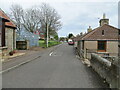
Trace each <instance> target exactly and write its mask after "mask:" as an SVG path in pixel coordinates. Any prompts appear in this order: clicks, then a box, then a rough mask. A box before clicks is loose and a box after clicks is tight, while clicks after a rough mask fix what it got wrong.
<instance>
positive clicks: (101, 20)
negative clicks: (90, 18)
mask: <svg viewBox="0 0 120 90" xmlns="http://www.w3.org/2000/svg"><path fill="white" fill-rule="evenodd" d="M99 23H100V26H103V25H104V24H109V19H107V18H106V15H105V13H104V14H103V19H100V21H99Z"/></svg>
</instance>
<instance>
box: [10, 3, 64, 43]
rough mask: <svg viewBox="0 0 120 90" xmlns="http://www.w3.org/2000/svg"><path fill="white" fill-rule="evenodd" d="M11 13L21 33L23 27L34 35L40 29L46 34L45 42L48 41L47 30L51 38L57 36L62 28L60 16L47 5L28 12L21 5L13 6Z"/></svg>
mask: <svg viewBox="0 0 120 90" xmlns="http://www.w3.org/2000/svg"><path fill="white" fill-rule="evenodd" d="M11 11H12V14H11V15H12V16H13V19H14V21H15V22H16V24H17V28H18V29H17V30H18V32H19V33H20V30H21V27H23V26H24V28H25V29H26V30H27V31H29V32H32V33H33V32H34V31H36V30H38V28H40V29H42V31H44V32H45V41H46V40H47V28H48V31H49V34H48V35H49V36H50V35H54V34H56V33H57V31H58V30H59V29H60V28H61V26H62V24H61V21H60V15H59V14H58V13H57V12H56V10H55V9H54V8H52V7H51V6H49V4H46V3H42V4H41V6H40V7H34V8H30V9H27V10H23V9H22V7H21V6H20V5H12V6H11Z"/></svg>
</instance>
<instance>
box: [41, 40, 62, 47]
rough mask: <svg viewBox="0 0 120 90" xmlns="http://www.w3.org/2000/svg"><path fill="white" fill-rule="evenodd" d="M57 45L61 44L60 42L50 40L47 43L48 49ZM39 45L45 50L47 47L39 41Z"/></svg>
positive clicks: (42, 41)
mask: <svg viewBox="0 0 120 90" xmlns="http://www.w3.org/2000/svg"><path fill="white" fill-rule="evenodd" d="M58 44H61V42H58V41H53V40H50V41H49V42H48V47H51V46H55V45H58ZM39 45H40V47H45V48H46V47H47V45H46V44H45V42H44V40H39Z"/></svg>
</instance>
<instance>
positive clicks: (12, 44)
mask: <svg viewBox="0 0 120 90" xmlns="http://www.w3.org/2000/svg"><path fill="white" fill-rule="evenodd" d="M5 41H6V42H5V43H6V49H3V56H6V55H8V54H9V52H10V51H12V50H14V49H16V35H15V30H14V29H12V28H8V27H7V28H5Z"/></svg>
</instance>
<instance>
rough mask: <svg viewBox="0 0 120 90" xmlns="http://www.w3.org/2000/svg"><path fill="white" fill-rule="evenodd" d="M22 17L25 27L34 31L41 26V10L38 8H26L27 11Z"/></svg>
mask: <svg viewBox="0 0 120 90" xmlns="http://www.w3.org/2000/svg"><path fill="white" fill-rule="evenodd" d="M22 19H23V26H24V27H25V29H26V30H27V31H30V32H32V33H33V32H34V31H36V30H37V29H38V28H39V27H40V26H41V24H40V20H41V19H40V13H39V10H38V9H36V8H31V9H28V10H26V12H24V14H23V15H22Z"/></svg>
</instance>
